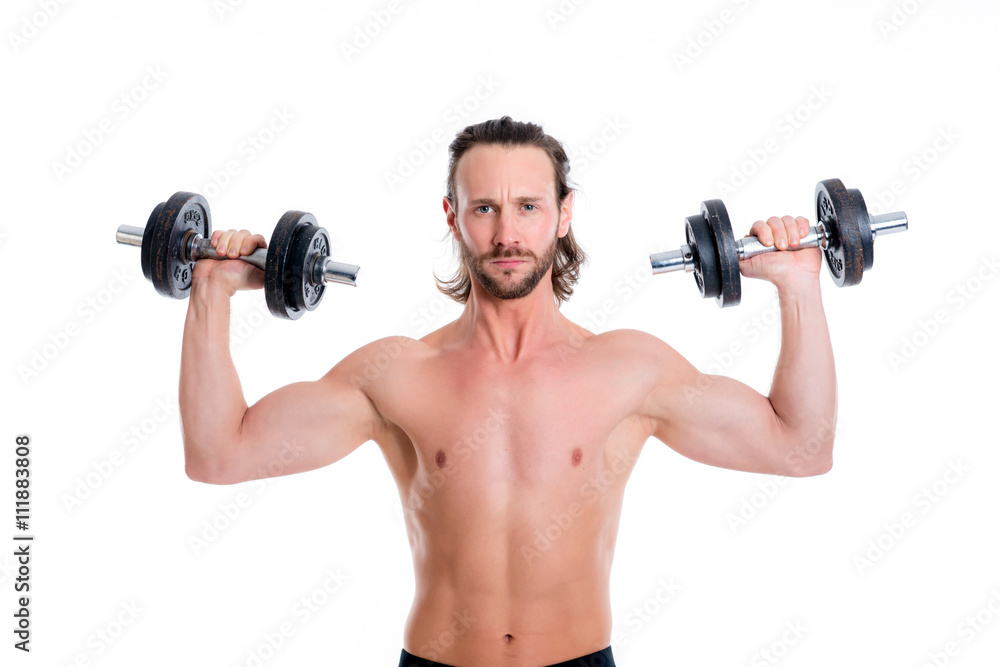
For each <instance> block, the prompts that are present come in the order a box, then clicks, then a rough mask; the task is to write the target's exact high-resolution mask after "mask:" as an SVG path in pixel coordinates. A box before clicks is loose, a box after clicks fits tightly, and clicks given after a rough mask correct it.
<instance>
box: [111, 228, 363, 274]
mask: <svg viewBox="0 0 1000 667" xmlns="http://www.w3.org/2000/svg"><path fill="white" fill-rule="evenodd" d="M144 232H145V229H143V228H142V227H133V226H132V225H120V226H119V227H118V231H117V232H116V233H115V240H116V241H118V243H121V244H123V245H132V246H140V247H141V246H142V235H143V233H144ZM199 259H220V257H219V253H217V252H216V251H215V248H213V247H212V241H211V240H210V239H206V238H205V237H203V236H202V235H201V234H198V233H190V234H189V235H188V238H187V239H185V242H184V260H185V261H197V260H199ZM237 259H240V260H242V261H244V262H246V263H247V264H252V265H253V266H256V267H257V268H258V269H260V270H261V271H264V270H265V269H264V264H265V261H266V260H267V249H266V248H257V249H256V250H254V251H253V252H252V253H251V254H249V255H241V256H240V257H238V258H237ZM320 264H321V263H320V262H317V263H316V267H315V269H314V271H313V275H312V280H313V282H314V283H317V284H319V283H340V284H341V285H352V286H355V287H356V286H357V284H358V274H359V273H360V272H361V267H360V266H356V265H354V264H344V263H342V262H335V261H333V260H332V259H330V258H327V259H326V261H325V262H323V263H322V266H320Z"/></svg>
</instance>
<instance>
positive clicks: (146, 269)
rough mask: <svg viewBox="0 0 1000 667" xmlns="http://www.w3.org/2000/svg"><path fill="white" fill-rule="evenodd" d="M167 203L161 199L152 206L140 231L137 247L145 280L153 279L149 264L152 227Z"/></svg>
mask: <svg viewBox="0 0 1000 667" xmlns="http://www.w3.org/2000/svg"><path fill="white" fill-rule="evenodd" d="M166 205H167V202H165V201H161V202H160V203H159V204H157V205H156V206H154V207H153V212H152V213H150V214H149V219H148V220H146V229H145V231H143V233H142V246H140V248H139V263H140V264H141V265H142V275H144V276H146V280H149V281H150V282H152V280H153V269H152V267H151V266H150V264H151V260H150V258H149V256H150V255H151V254H152V249H151V246H152V245H153V228H154V227H155V225H156V221H157V220H158V219H159V217H160V211H162V210H163V207H164V206H166Z"/></svg>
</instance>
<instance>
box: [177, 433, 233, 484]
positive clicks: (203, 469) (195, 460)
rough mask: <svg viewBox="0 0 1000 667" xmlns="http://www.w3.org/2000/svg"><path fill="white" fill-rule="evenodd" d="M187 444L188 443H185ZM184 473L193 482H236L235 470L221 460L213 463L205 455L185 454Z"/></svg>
mask: <svg viewBox="0 0 1000 667" xmlns="http://www.w3.org/2000/svg"><path fill="white" fill-rule="evenodd" d="M185 444H187V443H185ZM184 474H186V475H187V477H188V479H190V480H191V481H193V482H201V483H202V484H236V483H237V482H240V481H242V480H240V479H237V478H236V477H235V476H234V474H233V470H231V469H230V468H229V467H228V466H225V465H223V464H221V463H219V462H215V463H212V462H210V461H206V460H205V459H204V458H203V457H201V456H197V455H195V454H191V453H186V454H185V456H184Z"/></svg>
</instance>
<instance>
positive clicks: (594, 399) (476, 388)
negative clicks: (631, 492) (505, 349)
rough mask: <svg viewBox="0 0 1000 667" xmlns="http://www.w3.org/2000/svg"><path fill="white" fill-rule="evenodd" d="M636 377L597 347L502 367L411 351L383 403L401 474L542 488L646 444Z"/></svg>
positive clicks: (383, 391) (387, 384) (386, 387)
mask: <svg viewBox="0 0 1000 667" xmlns="http://www.w3.org/2000/svg"><path fill="white" fill-rule="evenodd" d="M637 377H641V371H639V370H637V369H632V368H630V367H629V366H628V364H627V363H623V362H622V360H621V359H615V358H611V357H609V356H608V355H596V354H594V353H591V354H589V355H587V354H585V353H581V354H580V356H579V357H578V358H575V359H568V360H567V359H560V358H557V357H553V358H551V359H545V360H539V361H536V362H534V363H526V364H523V365H514V366H510V367H503V368H500V367H496V366H489V365H487V364H477V363H475V362H474V361H472V360H470V359H468V358H462V357H461V356H458V355H455V356H452V357H449V356H448V355H424V356H420V355H414V357H412V358H408V359H405V360H403V363H400V364H398V365H396V368H394V369H393V372H392V373H388V374H386V376H384V381H383V383H382V386H381V387H380V391H379V401H378V403H379V405H378V407H379V411H380V412H381V413H382V415H383V416H384V417H385V418H386V420H387V421H389V422H390V423H391V424H392V428H391V429H390V430H391V439H392V442H391V443H390V444H391V445H392V446H393V447H394V448H397V449H398V450H399V451H400V453H401V456H400V461H401V462H403V463H405V465H406V466H407V467H408V468H409V470H408V471H400V472H401V473H402V474H403V475H404V476H409V474H413V475H417V474H418V473H423V475H424V476H426V475H429V474H432V473H434V472H435V471H440V473H442V474H446V475H449V476H450V477H453V478H454V481H455V482H456V484H453V486H457V487H463V486H466V485H470V486H474V485H481V484H497V483H499V484H525V485H536V484H546V483H552V482H553V481H554V480H560V479H562V480H565V479H572V478H573V477H583V476H585V475H587V474H590V473H593V472H594V471H599V470H601V469H602V468H603V467H604V466H605V465H606V463H607V462H608V460H609V456H617V458H620V455H621V453H622V452H623V451H627V452H629V453H632V452H633V451H634V450H635V449H637V448H638V447H641V445H642V443H643V442H644V441H645V439H646V438H647V437H648V435H649V434H648V432H647V425H646V421H645V420H644V419H642V418H641V417H640V416H639V415H638V414H636V410H637V407H638V406H639V405H640V404H641V402H642V396H643V392H644V391H645V390H644V388H643V385H642V382H637V381H636V380H637ZM574 471H576V472H574ZM588 471H589V472H588Z"/></svg>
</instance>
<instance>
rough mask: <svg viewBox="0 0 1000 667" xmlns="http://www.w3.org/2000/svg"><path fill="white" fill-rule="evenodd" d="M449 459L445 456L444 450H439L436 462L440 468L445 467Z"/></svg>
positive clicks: (435, 458)
mask: <svg viewBox="0 0 1000 667" xmlns="http://www.w3.org/2000/svg"><path fill="white" fill-rule="evenodd" d="M447 458H448V457H446V456H445V455H444V450H443V449H439V450H438V452H437V455H436V456H435V457H434V461H435V462H436V463H437V464H438V468H443V467H444V462H445V460H446V459H447Z"/></svg>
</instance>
